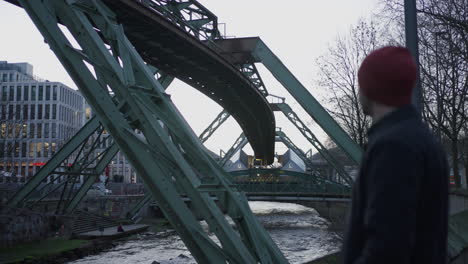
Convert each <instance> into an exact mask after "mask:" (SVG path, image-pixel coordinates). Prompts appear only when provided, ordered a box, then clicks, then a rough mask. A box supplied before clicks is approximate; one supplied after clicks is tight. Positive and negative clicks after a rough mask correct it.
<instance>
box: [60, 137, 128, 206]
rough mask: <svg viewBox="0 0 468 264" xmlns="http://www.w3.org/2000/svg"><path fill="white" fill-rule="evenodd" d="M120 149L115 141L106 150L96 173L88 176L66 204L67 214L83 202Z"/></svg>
mask: <svg viewBox="0 0 468 264" xmlns="http://www.w3.org/2000/svg"><path fill="white" fill-rule="evenodd" d="M118 151H119V148H118V147H117V145H116V144H115V143H114V144H112V146H111V147H109V148H108V149H107V150H106V152H105V154H104V155H103V157H102V158H101V159H100V160H99V162H98V163H97V165H96V167H95V168H94V170H95V174H96V175H95V176H88V178H86V180H85V182H84V183H83V184H82V185H81V187H80V189H79V190H78V192H77V193H76V194H75V196H74V197H73V198H72V199H71V200H70V201H69V202H68V204H67V205H66V206H65V209H64V212H65V213H66V214H70V213H72V212H73V211H74V210H75V209H76V207H77V206H78V204H79V203H80V202H81V200H82V199H83V198H84V197H85V195H86V193H87V192H88V191H89V189H90V188H91V186H92V185H93V184H94V183H95V182H96V180H97V179H98V178H99V175H101V174H102V172H103V171H104V169H105V168H106V166H107V165H108V164H109V163H110V162H111V161H112V159H113V158H114V156H115V155H116V154H117V152H118Z"/></svg>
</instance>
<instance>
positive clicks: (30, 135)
mask: <svg viewBox="0 0 468 264" xmlns="http://www.w3.org/2000/svg"><path fill="white" fill-rule="evenodd" d="M35 128H36V125H35V124H34V123H30V124H29V138H34V136H35V135H34V130H35Z"/></svg>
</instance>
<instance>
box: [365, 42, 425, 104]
mask: <svg viewBox="0 0 468 264" xmlns="http://www.w3.org/2000/svg"><path fill="white" fill-rule="evenodd" d="M416 75H417V68H416V63H415V61H414V59H413V57H412V56H411V53H410V51H409V50H408V49H406V48H403V47H392V46H388V47H384V48H380V49H377V50H374V51H373V52H371V53H370V54H369V55H368V56H367V57H366V58H365V59H364V61H363V62H362V64H361V67H360V68H359V71H358V82H359V87H360V90H361V92H362V94H363V95H365V96H366V97H367V98H369V99H371V100H372V101H375V102H377V103H380V104H384V105H388V106H395V107H399V106H403V105H408V104H411V95H412V91H413V87H414V85H415V83H416Z"/></svg>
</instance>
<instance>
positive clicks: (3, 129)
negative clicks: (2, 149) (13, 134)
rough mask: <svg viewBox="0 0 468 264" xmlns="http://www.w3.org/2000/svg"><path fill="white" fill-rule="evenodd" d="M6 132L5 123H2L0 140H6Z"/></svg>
mask: <svg viewBox="0 0 468 264" xmlns="http://www.w3.org/2000/svg"><path fill="white" fill-rule="evenodd" d="M6 132H7V123H2V124H1V126H0V138H6ZM2 142H3V140H2Z"/></svg>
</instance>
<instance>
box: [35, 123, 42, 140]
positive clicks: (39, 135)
mask: <svg viewBox="0 0 468 264" xmlns="http://www.w3.org/2000/svg"><path fill="white" fill-rule="evenodd" d="M36 136H37V138H42V124H37V134H36Z"/></svg>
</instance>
